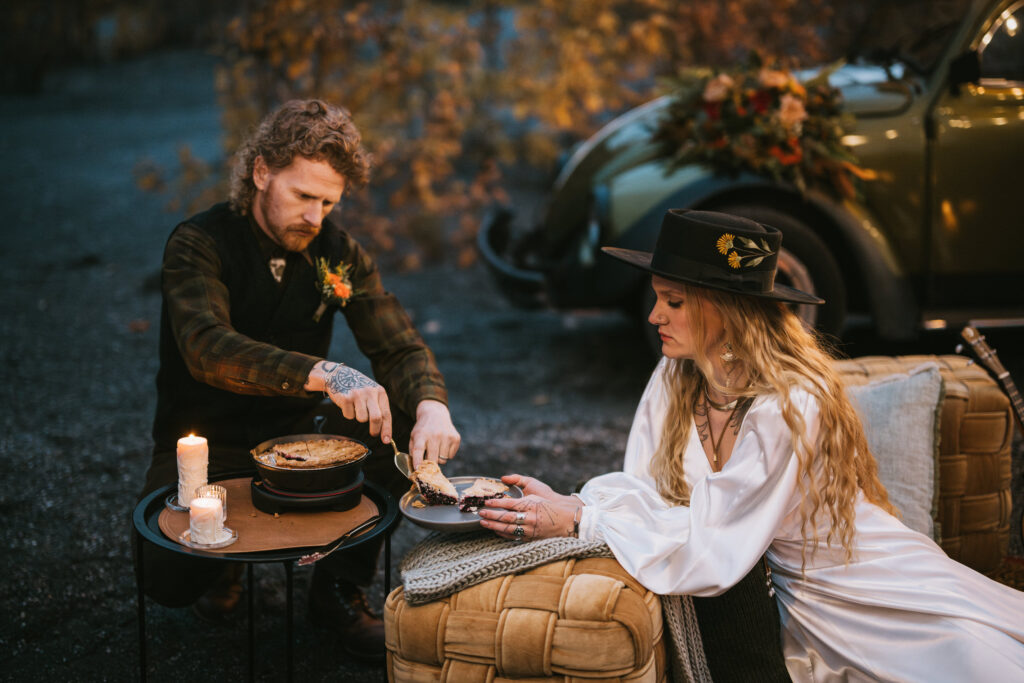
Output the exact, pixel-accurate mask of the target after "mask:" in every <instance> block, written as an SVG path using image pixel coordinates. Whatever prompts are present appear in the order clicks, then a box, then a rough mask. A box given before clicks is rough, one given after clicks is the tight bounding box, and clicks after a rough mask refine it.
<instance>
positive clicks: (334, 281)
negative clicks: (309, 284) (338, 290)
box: [324, 273, 341, 286]
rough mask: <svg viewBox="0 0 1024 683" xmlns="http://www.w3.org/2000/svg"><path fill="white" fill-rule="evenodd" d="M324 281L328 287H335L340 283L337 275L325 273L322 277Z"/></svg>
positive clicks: (339, 277)
mask: <svg viewBox="0 0 1024 683" xmlns="http://www.w3.org/2000/svg"><path fill="white" fill-rule="evenodd" d="M324 280H326V281H327V284H329V285H334V286H337V285H338V284H340V283H341V276H340V275H338V274H337V273H327V274H326V275H324Z"/></svg>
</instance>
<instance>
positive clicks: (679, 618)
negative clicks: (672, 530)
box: [398, 531, 711, 683]
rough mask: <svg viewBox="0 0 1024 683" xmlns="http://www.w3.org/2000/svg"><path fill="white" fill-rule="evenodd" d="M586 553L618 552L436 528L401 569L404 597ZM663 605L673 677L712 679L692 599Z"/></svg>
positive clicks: (594, 545)
mask: <svg viewBox="0 0 1024 683" xmlns="http://www.w3.org/2000/svg"><path fill="white" fill-rule="evenodd" d="M587 557H614V555H613V554H612V551H611V550H610V549H609V548H608V546H607V545H606V544H605V543H603V542H594V541H584V540H581V539H578V538H546V539H541V540H537V541H531V542H529V543H516V542H514V541H507V540H505V539H503V538H500V537H498V536H495V535H494V534H492V533H491V532H489V531H473V532H469V533H464V534H445V533H433V534H431V535H430V536H428V537H427V538H425V539H424V540H422V541H421V542H420V543H419V544H417V545H416V547H414V548H413V549H412V550H411V551H409V553H408V554H407V555H406V556H405V557H404V558H403V559H402V561H401V563H400V564H399V567H398V569H399V572H400V573H401V576H402V584H403V590H404V594H405V600H406V601H407V602H408V603H409V604H411V605H422V604H424V603H427V602H431V601H433V600H438V599H440V598H444V597H447V596H449V595H451V594H453V593H457V592H459V591H461V590H463V589H465V588H469V587H470V586H475V585H477V584H479V583H483V582H484V581H488V580H490V579H493V578H496V577H499V576H507V575H508V574H517V573H519V572H523V571H527V570H529V569H534V568H536V567H539V566H541V565H544V564H547V563H549V562H556V561H558V560H566V559H570V558H587ZM661 607H662V619H663V621H664V625H665V627H666V632H667V633H668V635H669V647H670V651H671V652H670V654H671V658H670V659H671V664H672V680H674V681H681V682H684V683H691V682H692V683H710V681H711V674H710V673H709V672H708V665H707V661H706V660H705V657H704V644H703V642H702V641H701V636H700V628H699V627H698V624H697V614H696V612H695V611H694V609H693V599H692V598H691V597H690V596H688V595H663V596H661Z"/></svg>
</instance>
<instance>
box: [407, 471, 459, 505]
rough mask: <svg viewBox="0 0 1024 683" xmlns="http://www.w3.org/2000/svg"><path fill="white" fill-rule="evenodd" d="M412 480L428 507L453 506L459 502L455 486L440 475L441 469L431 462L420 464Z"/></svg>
mask: <svg viewBox="0 0 1024 683" xmlns="http://www.w3.org/2000/svg"><path fill="white" fill-rule="evenodd" d="M412 478H413V480H414V481H415V482H416V486H417V487H418V488H419V490H420V495H421V496H423V500H425V501H427V504H428V505H455V504H456V503H458V502H459V493H458V491H456V490H455V486H454V485H453V484H452V483H451V482H450V481H448V477H446V476H444V475H443V474H442V473H441V468H440V467H438V466H437V463H436V462H434V461H433V460H424V461H423V462H421V463H420V466H419V467H417V468H416V470H415V471H414V472H413V473H412Z"/></svg>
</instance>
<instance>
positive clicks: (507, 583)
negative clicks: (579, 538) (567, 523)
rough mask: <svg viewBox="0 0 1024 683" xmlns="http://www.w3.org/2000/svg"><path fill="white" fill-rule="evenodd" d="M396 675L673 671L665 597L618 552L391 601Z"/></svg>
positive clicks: (479, 681) (574, 675) (488, 679)
mask: <svg viewBox="0 0 1024 683" xmlns="http://www.w3.org/2000/svg"><path fill="white" fill-rule="evenodd" d="M384 624H385V627H386V630H387V648H388V661H387V665H388V679H389V680H390V681H394V682H395V683H412V682H417V683H419V682H421V681H438V682H445V681H447V682H450V683H501V682H502V681H538V682H539V681H564V682H566V683H568V682H569V681H579V680H587V681H637V682H643V683H660V682H661V681H665V680H666V669H665V666H666V664H665V645H664V643H663V641H662V622H661V605H660V602H659V600H658V596H656V595H655V594H653V593H651V592H650V591H648V590H647V589H645V588H644V587H643V586H641V585H640V584H639V583H637V582H636V581H635V580H634V579H633V578H632V577H630V576H629V575H628V574H626V572H625V571H624V570H623V569H622V567H621V566H619V563H618V562H616V561H615V560H613V559H609V558H590V559H581V560H562V561H556V562H552V563H550V564H546V565H544V566H542V567H538V568H537V569H533V570H530V571H527V572H523V573H521V574H515V575H510V576H503V577H498V578H495V579H491V580H489V581H486V582H484V583H481V584H478V585H476V586H472V587H470V588H466V589H464V590H462V591H459V592H458V593H455V594H454V595H451V596H449V597H447V598H443V599H441V600H436V601H433V602H430V603H427V604H425V605H419V606H412V605H409V604H408V603H406V601H405V598H404V596H403V591H402V588H401V587H399V588H396V589H395V590H394V591H392V592H391V595H389V596H388V599H387V602H386V603H385V605H384Z"/></svg>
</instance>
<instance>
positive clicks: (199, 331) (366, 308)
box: [162, 220, 448, 415]
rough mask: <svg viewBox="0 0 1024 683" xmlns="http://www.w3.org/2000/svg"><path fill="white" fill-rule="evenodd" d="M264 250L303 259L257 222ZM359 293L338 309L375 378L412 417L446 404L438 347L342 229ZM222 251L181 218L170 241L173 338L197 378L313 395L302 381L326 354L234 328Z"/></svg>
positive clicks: (228, 386) (167, 294)
mask: <svg viewBox="0 0 1024 683" xmlns="http://www.w3.org/2000/svg"><path fill="white" fill-rule="evenodd" d="M250 224H251V226H252V228H253V230H254V232H255V234H256V239H257V241H258V243H259V246H260V250H261V252H262V253H263V254H264V255H265V256H266V260H267V262H268V268H269V260H270V258H272V257H287V258H289V259H294V258H304V255H302V254H295V253H290V254H289V253H288V252H285V251H284V250H283V249H281V248H280V247H278V246H277V245H276V244H274V243H273V242H272V241H271V240H270V238H269V237H267V236H266V235H265V234H264V233H263V231H262V230H260V228H259V226H258V225H256V223H255V222H254V221H251V220H250ZM345 237H346V239H347V246H348V248H349V253H350V254H352V255H354V257H355V258H354V259H350V260H352V261H353V263H354V266H355V267H354V268H353V269H352V271H351V278H352V285H353V289H354V291H356V292H357V294H356V295H354V296H353V297H352V299H350V300H349V302H348V305H347V306H346V307H345V308H343V309H341V310H342V313H343V314H344V316H345V319H346V321H347V323H348V325H349V328H350V329H351V330H352V332H353V335H354V336H355V338H356V342H357V344H358V345H359V348H360V349H361V350H362V351H363V352H364V353H365V354H366V356H367V357H368V358H369V359H370V362H371V364H372V366H373V374H374V378H375V379H376V380H377V381H378V382H380V384H381V385H383V386H384V388H385V389H386V390H387V392H388V396H389V398H390V399H391V401H392V403H397V404H398V405H399V406H401V407H402V408H403V409H404V410H405V411H406V412H407V413H408V414H409V415H415V414H416V413H415V410H416V406H417V404H419V402H420V401H422V400H425V399H433V400H437V401H441V402H442V403H445V404H447V402H448V394H447V391H446V389H445V385H444V379H443V377H442V376H441V372H440V371H439V370H438V368H437V364H436V361H435V359H434V356H433V353H432V352H431V351H430V349H429V348H428V347H427V345H426V344H425V343H424V342H423V339H422V338H421V337H420V335H419V333H418V332H417V331H416V329H415V328H414V327H413V325H412V321H411V320H410V318H409V316H408V314H407V313H406V311H405V309H404V308H402V306H401V304H400V303H399V302H398V299H397V298H396V297H395V296H394V295H393V294H391V293H390V292H387V291H385V290H384V288H383V285H382V284H381V280H380V274H379V272H378V271H377V268H376V266H375V264H374V263H373V260H372V259H371V258H370V257H369V255H368V254H367V253H366V252H365V250H363V249H362V247H360V246H359V245H358V243H356V242H355V240H353V239H352V238H351V237H348V236H347V235H345ZM220 267H221V266H220V257H219V256H218V253H217V248H216V244H215V242H214V241H213V239H212V238H210V237H209V236H208V235H206V234H205V233H203V232H202V231H201V230H200V229H198V228H196V227H194V226H191V225H189V224H188V223H185V224H182V225H181V226H179V228H178V229H177V230H176V231H175V232H174V234H173V235H172V236H171V238H170V239H169V240H168V242H167V247H166V249H165V250H164V261H163V273H162V275H163V292H164V299H165V301H166V302H167V310H168V316H169V317H170V321H171V327H172V329H173V333H174V337H175V339H176V340H177V343H178V349H179V351H180V352H181V355H182V357H183V359H184V360H185V364H186V366H187V367H188V369H189V372H191V373H192V376H193V377H195V378H196V379H197V380H199V381H201V382H205V383H206V384H209V385H211V386H214V387H217V388H219V389H225V390H228V391H232V392H235V393H240V394H254V395H261V396H271V395H282V396H297V397H308V396H310V393H309V392H307V391H306V390H305V389H304V388H303V385H304V384H305V382H306V379H307V377H308V376H309V372H310V370H312V369H313V366H314V365H315V364H316V363H317V362H318V361H320V360H324V359H322V358H317V357H314V356H310V355H307V354H304V353H298V352H294V351H288V350H286V349H281V348H279V347H277V346H274V345H273V344H269V343H265V342H261V341H257V340H255V339H252V338H250V337H247V336H245V335H243V334H241V333H239V332H237V331H236V330H234V329H233V328H232V326H231V305H230V300H229V295H228V290H227V287H226V286H225V284H224V283H223V282H222V281H221V280H220V277H219V275H220Z"/></svg>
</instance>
